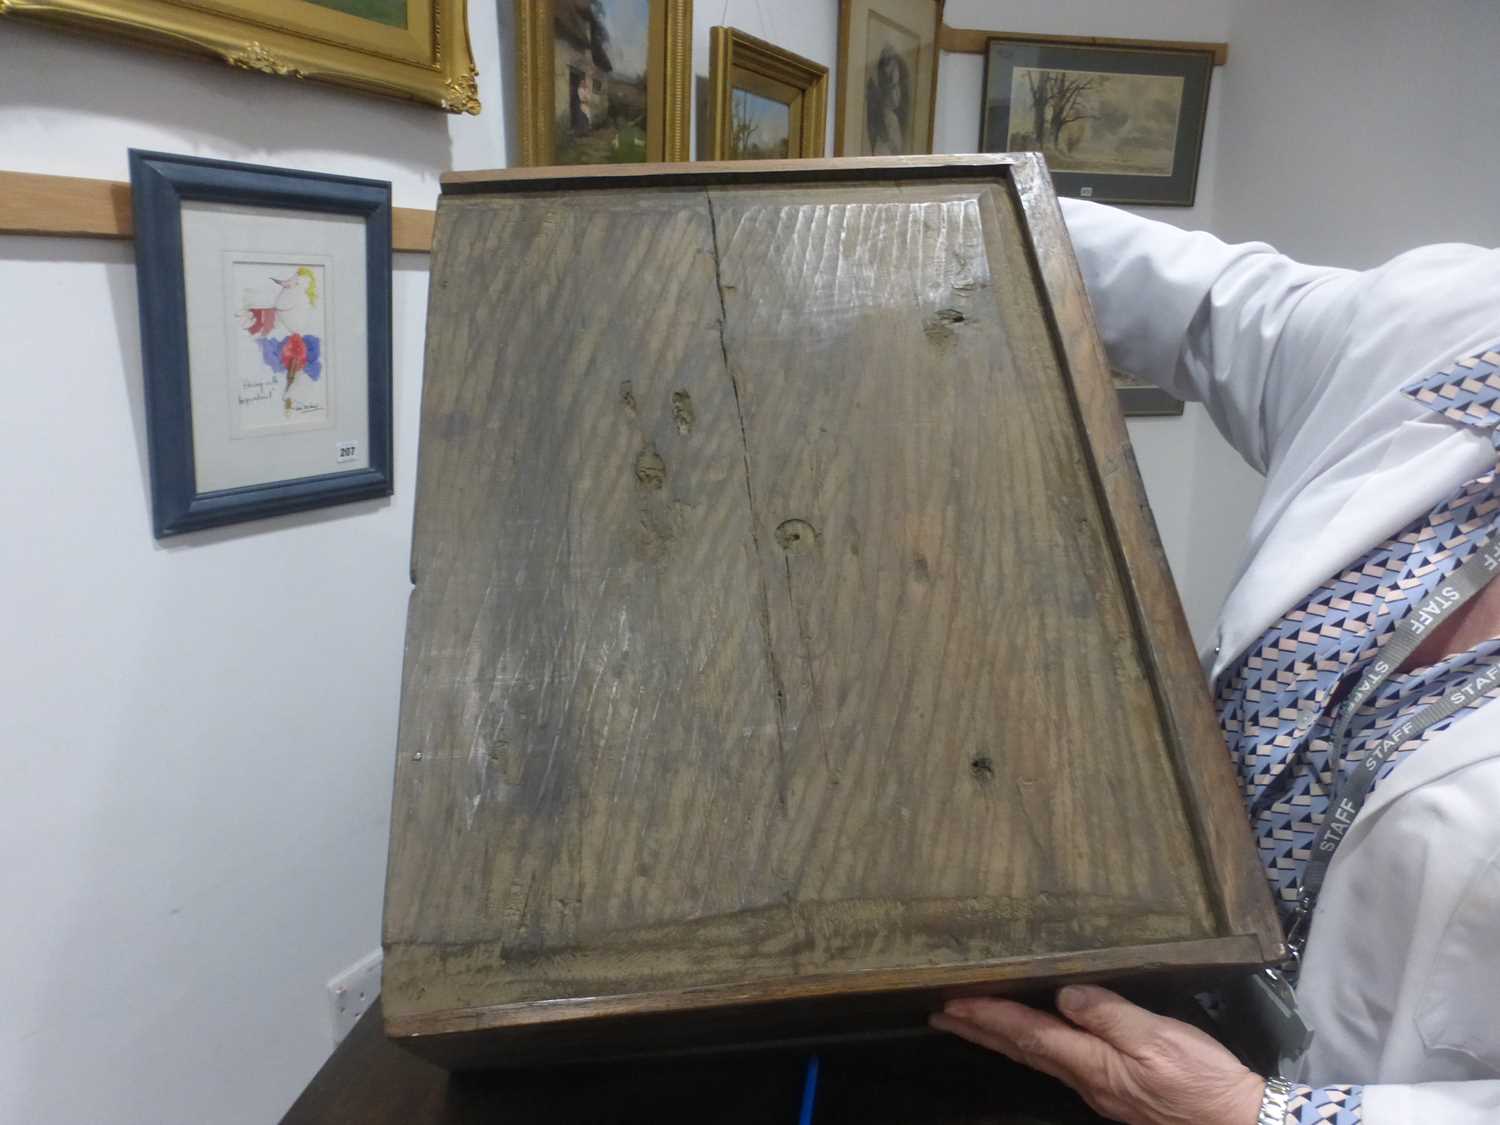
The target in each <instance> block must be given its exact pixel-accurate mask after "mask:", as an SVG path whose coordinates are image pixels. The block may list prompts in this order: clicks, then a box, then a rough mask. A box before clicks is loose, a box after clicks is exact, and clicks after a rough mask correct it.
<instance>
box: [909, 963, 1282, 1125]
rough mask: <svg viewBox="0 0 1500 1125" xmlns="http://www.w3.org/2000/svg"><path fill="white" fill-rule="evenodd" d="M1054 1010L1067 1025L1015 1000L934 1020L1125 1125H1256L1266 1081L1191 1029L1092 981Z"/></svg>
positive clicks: (951, 1009)
mask: <svg viewBox="0 0 1500 1125" xmlns="http://www.w3.org/2000/svg"><path fill="white" fill-rule="evenodd" d="M1057 1006H1058V1009H1059V1010H1060V1011H1061V1012H1062V1014H1063V1015H1064V1016H1066V1017H1067V1019H1066V1020H1062V1019H1059V1018H1058V1017H1057V1016H1055V1015H1053V1014H1051V1013H1050V1012H1039V1011H1037V1010H1036V1009H1035V1008H1028V1007H1027V1006H1026V1005H1024V1004H1017V1003H1015V1002H1014V1001H1012V1000H987V999H975V1000H952V1001H949V1003H948V1004H946V1005H945V1006H944V1008H943V1010H942V1012H940V1013H938V1014H936V1015H934V1016H932V1017H931V1020H930V1022H931V1024H932V1026H933V1027H935V1028H938V1029H939V1030H941V1031H951V1032H952V1033H953V1034H955V1035H958V1036H961V1037H963V1038H964V1039H967V1040H968V1041H969V1042H971V1043H977V1044H979V1045H980V1046H981V1047H988V1048H989V1049H990V1050H992V1051H998V1052H999V1053H1000V1054H1002V1055H1004V1056H1005V1057H1006V1058H1009V1059H1013V1060H1014V1061H1016V1062H1018V1063H1023V1064H1025V1065H1026V1066H1029V1067H1032V1068H1033V1069H1035V1070H1040V1071H1042V1072H1043V1073H1044V1074H1050V1075H1052V1077H1054V1078H1057V1079H1059V1080H1061V1081H1063V1082H1065V1083H1067V1084H1068V1085H1069V1086H1071V1087H1073V1089H1075V1090H1077V1091H1078V1093H1079V1094H1080V1095H1082V1097H1083V1100H1084V1101H1086V1102H1088V1104H1089V1106H1090V1108H1092V1109H1093V1110H1094V1112H1096V1113H1099V1114H1101V1115H1103V1116H1104V1117H1108V1118H1110V1119H1112V1120H1114V1121H1122V1122H1125V1123H1126V1125H1255V1119H1256V1118H1257V1117H1258V1116H1259V1114H1260V1101H1261V1097H1262V1096H1263V1094H1264V1091H1265V1080H1264V1079H1263V1078H1261V1077H1260V1075H1258V1074H1255V1073H1253V1072H1252V1071H1250V1070H1248V1069H1247V1068H1246V1067H1244V1066H1242V1065H1241V1064H1240V1061H1239V1060H1238V1059H1236V1058H1235V1057H1234V1056H1233V1055H1232V1054H1230V1053H1229V1051H1227V1050H1226V1049H1225V1048H1224V1047H1222V1046H1220V1045H1219V1044H1218V1043H1216V1042H1215V1041H1214V1040H1213V1039H1212V1038H1210V1037H1209V1036H1208V1035H1205V1034H1204V1033H1203V1032H1201V1031H1199V1030H1198V1029H1197V1028H1196V1027H1193V1026H1191V1025H1190V1024H1185V1023H1182V1022H1181V1021H1180V1020H1174V1019H1168V1018H1167V1017H1166V1016H1158V1015H1156V1014H1155V1013H1153V1012H1148V1011H1146V1009H1145V1008H1141V1007H1137V1006H1136V1005H1135V1004H1132V1003H1131V1002H1130V1001H1129V1000H1126V999H1125V998H1124V997H1123V996H1118V995H1116V994H1115V993H1113V992H1110V991H1109V990H1108V989H1105V988H1097V987H1095V986H1093V985H1069V986H1068V987H1067V988H1064V989H1062V990H1061V991H1059V992H1058V994H1057Z"/></svg>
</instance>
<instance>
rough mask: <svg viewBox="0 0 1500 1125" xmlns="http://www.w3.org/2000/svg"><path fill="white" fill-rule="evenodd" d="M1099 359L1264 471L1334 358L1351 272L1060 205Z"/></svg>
mask: <svg viewBox="0 0 1500 1125" xmlns="http://www.w3.org/2000/svg"><path fill="white" fill-rule="evenodd" d="M1061 202H1062V207H1063V216H1064V218H1065V219H1066V220H1067V224H1068V232H1069V234H1070V235H1071V236H1072V240H1073V247H1074V250H1075V252H1076V253H1077V255H1078V262H1079V266H1080V267H1081V269H1082V271H1083V278H1084V285H1085V288H1086V289H1087V290H1088V294H1089V299H1090V301H1091V302H1092V304H1093V307H1094V314H1095V317H1096V320H1097V322H1098V327H1099V333H1100V336H1101V338H1102V339H1103V342H1104V346H1105V350H1106V352H1107V353H1108V355H1109V359H1110V363H1111V364H1112V365H1113V366H1114V367H1116V368H1118V369H1119V370H1121V371H1124V372H1126V373H1127V374H1130V375H1134V376H1137V377H1139V378H1142V379H1147V380H1149V381H1151V382H1153V383H1155V384H1157V385H1158V386H1160V387H1163V388H1165V389H1166V390H1168V391H1170V392H1171V393H1173V394H1175V395H1177V396H1178V397H1179V398H1183V399H1187V400H1189V401H1192V402H1201V403H1203V404H1204V406H1206V407H1207V408H1208V412H1209V414H1210V416H1211V417H1212V418H1213V420H1214V423H1215V424H1216V425H1217V426H1218V428H1219V430H1220V431H1221V432H1222V433H1223V434H1224V436H1225V437H1226V438H1228V439H1229V441H1230V442H1231V443H1232V444H1233V445H1234V446H1235V448H1236V449H1237V450H1239V453H1240V455H1241V456H1242V457H1244V458H1245V460H1246V461H1248V462H1249V463H1250V464H1251V465H1253V466H1254V467H1255V468H1257V469H1259V470H1260V471H1261V472H1265V471H1266V470H1267V468H1268V466H1269V463H1270V460H1271V456H1272V450H1273V449H1274V448H1275V447H1277V446H1282V445H1284V444H1286V442H1287V441H1289V440H1290V438H1291V436H1292V435H1291V434H1290V433H1289V432H1287V429H1288V427H1289V425H1290V424H1291V423H1292V422H1293V421H1294V420H1295V418H1296V416H1297V414H1298V412H1299V407H1300V406H1301V405H1302V404H1303V403H1304V402H1305V400H1306V398H1307V397H1308V395H1309V394H1310V393H1311V392H1312V391H1313V390H1314V389H1315V387H1316V375H1317V373H1318V372H1319V371H1320V370H1326V369H1327V368H1328V367H1329V366H1330V365H1331V363H1332V360H1333V359H1334V357H1335V356H1336V354H1337V350H1338V347H1339V344H1340V340H1341V334H1340V333H1339V332H1338V331H1336V330H1335V329H1336V328H1337V327H1338V326H1339V324H1340V323H1341V321H1343V320H1345V319H1347V311H1348V305H1349V303H1350V302H1351V301H1352V300H1353V299H1354V296H1355V292H1354V291H1355V290H1356V289H1357V285H1355V284H1354V282H1356V281H1357V279H1358V277H1359V276H1360V275H1359V274H1357V273H1354V272H1353V271H1350V270H1341V269H1333V268H1326V267H1319V266H1304V265H1301V264H1300V263H1298V262H1294V261H1292V259H1290V258H1288V257H1286V256H1285V255H1282V254H1278V253H1277V252H1276V251H1275V250H1273V249H1272V248H1271V247H1270V246H1267V245H1266V244H1265V243H1263V242H1247V243H1243V244H1241V245H1238V246H1231V245H1228V244H1226V243H1224V242H1221V241H1219V239H1217V238H1215V237H1214V236H1213V235H1210V234H1205V233H1203V232H1195V231H1184V230H1180V229H1179V228H1177V227H1174V226H1170V225H1169V224H1167V223H1159V222H1153V221H1151V220H1149V219H1142V218H1139V217H1137V216H1134V215H1131V214H1129V213H1127V212H1125V211H1121V210H1118V209H1117V208H1113V207H1104V206H1101V205H1099V204H1096V203H1088V202H1086V201H1083V200H1074V199H1064V200H1062V201H1061Z"/></svg>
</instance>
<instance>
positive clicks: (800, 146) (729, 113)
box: [708, 27, 828, 160]
mask: <svg viewBox="0 0 1500 1125" xmlns="http://www.w3.org/2000/svg"><path fill="white" fill-rule="evenodd" d="M708 35H709V48H710V51H709V65H708V85H709V90H710V91H711V96H712V98H713V111H712V114H711V117H712V120H711V122H710V130H709V136H710V149H711V153H710V156H711V158H712V159H714V160H773V159H777V158H785V157H793V156H796V157H819V156H824V155H826V149H825V133H826V126H825V122H826V121H827V119H828V68H827V67H826V66H824V65H823V64H822V63H816V62H813V61H812V60H811V59H805V58H803V57H802V56H801V55H794V54H792V52H791V51H787V50H784V49H783V48H781V47H777V46H775V45H774V44H771V43H767V42H766V41H765V40H763V39H757V38H756V37H755V36H753V35H747V34H745V32H743V31H738V30H736V29H735V28H732V27H712V28H709V31H708Z"/></svg>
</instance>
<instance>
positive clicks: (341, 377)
mask: <svg viewBox="0 0 1500 1125" xmlns="http://www.w3.org/2000/svg"><path fill="white" fill-rule="evenodd" d="M130 186H131V196H132V206H133V208H134V218H135V245H136V275H137V285H138V289H139V293H140V312H141V346H142V352H143V360H144V367H145V391H146V433H147V443H148V446H149V451H150V462H151V501H152V518H153V523H154V527H155V531H156V535H157V536H158V537H161V536H167V535H175V534H178V533H180V532H184V531H195V530H198V529H199V528H205V527H213V526H216V525H220V524H227V523H237V522H239V521H241V520H249V519H259V518H261V517H264V516H274V515H282V514H284V513H287V512H295V511H301V510H304V509H307V508H317V507H323V506H326V505H329V504H342V503H346V502H348V501H351V500H363V499H369V498H373V497H380V496H389V495H390V494H391V490H392V480H393V477H392V436H391V188H390V184H388V183H381V182H377V181H374V180H358V179H352V178H349V177H344V176H328V175H321V174H318V173H311V172H294V171H288V170H286V169H281V168H264V167H259V166H256V165H249V164H232V163H229V162H227V161H222V160H205V159H199V158H196V157H188V156H173V155H169V154H166V153H155V152H140V151H137V150H132V151H131V153H130Z"/></svg>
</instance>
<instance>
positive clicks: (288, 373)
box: [240, 266, 323, 417]
mask: <svg viewBox="0 0 1500 1125" xmlns="http://www.w3.org/2000/svg"><path fill="white" fill-rule="evenodd" d="M268 280H269V281H270V282H271V285H273V286H274V287H275V288H274V289H273V288H270V287H267V286H262V287H261V288H260V289H259V290H256V291H247V292H246V294H245V300H244V305H243V308H242V309H241V310H240V325H241V326H242V327H243V328H244V329H245V331H246V332H248V333H249V334H250V336H251V338H252V339H254V340H255V342H256V343H257V344H258V345H259V346H260V355H261V359H262V360H263V361H264V363H265V365H266V366H267V367H269V368H270V369H271V370H272V371H273V372H275V373H277V374H278V375H283V376H285V378H286V383H285V385H284V386H283V388H282V409H283V411H284V413H285V414H286V415H287V416H288V417H290V416H291V414H292V411H293V409H294V407H295V403H294V401H293V399H292V385H293V384H294V383H295V382H296V381H297V378H298V376H300V375H305V376H306V377H307V378H308V379H309V380H311V381H313V382H317V381H318V380H319V379H320V378H322V376H323V354H322V353H323V342H322V339H321V337H319V336H318V335H316V334H314V333H313V332H311V331H308V329H311V328H314V327H318V326H319V318H318V316H317V314H316V310H317V308H318V279H317V275H316V274H314V273H313V271H312V268H311V267H309V266H298V267H297V268H296V269H295V270H293V271H292V272H291V273H290V274H288V275H287V276H286V277H271V278H268ZM278 330H282V331H284V333H285V334H284V335H281V336H277V335H275V333H276V332H277V331H278Z"/></svg>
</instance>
